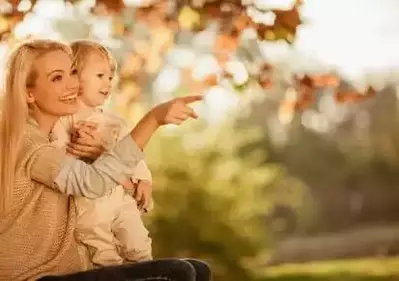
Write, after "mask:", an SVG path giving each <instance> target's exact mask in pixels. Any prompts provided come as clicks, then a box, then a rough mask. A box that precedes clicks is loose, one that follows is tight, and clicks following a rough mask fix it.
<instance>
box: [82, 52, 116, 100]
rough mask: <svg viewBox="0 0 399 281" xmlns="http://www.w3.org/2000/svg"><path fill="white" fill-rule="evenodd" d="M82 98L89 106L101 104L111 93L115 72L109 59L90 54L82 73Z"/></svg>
mask: <svg viewBox="0 0 399 281" xmlns="http://www.w3.org/2000/svg"><path fill="white" fill-rule="evenodd" d="M79 77H80V88H81V93H80V99H81V100H82V101H83V103H84V104H85V105H87V106H89V107H95V106H100V105H103V104H104V103H105V101H106V100H107V98H108V97H109V95H110V94H111V87H112V78H113V73H112V71H111V66H110V64H109V63H108V61H107V60H106V59H105V58H104V57H102V56H101V55H99V54H94V53H93V54H90V55H89V57H88V58H87V61H86V63H85V66H84V67H83V69H82V71H81V73H80V75H79Z"/></svg>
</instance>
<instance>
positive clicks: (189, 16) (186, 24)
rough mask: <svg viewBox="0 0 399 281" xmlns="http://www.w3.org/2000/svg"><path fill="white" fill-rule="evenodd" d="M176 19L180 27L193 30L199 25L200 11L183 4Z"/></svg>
mask: <svg viewBox="0 0 399 281" xmlns="http://www.w3.org/2000/svg"><path fill="white" fill-rule="evenodd" d="M177 20H178V23H179V26H180V28H181V29H188V30H193V29H194V28H196V27H198V26H200V25H201V15H200V13H199V12H198V11H196V10H194V9H192V8H190V7H189V6H184V7H183V8H182V9H181V10H180V13H179V16H178V19H177Z"/></svg>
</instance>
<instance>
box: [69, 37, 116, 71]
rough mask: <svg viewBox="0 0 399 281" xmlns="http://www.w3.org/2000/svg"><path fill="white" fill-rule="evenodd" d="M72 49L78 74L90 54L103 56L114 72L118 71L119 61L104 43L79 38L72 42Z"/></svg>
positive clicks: (73, 60) (73, 61)
mask: <svg viewBox="0 0 399 281" xmlns="http://www.w3.org/2000/svg"><path fill="white" fill-rule="evenodd" d="M70 47H71V49H72V63H73V66H74V67H75V68H76V70H77V71H78V75H80V73H81V72H82V69H83V68H84V67H85V65H86V63H87V59H88V58H89V55H90V54H98V55H100V56H102V57H103V58H104V59H105V60H106V61H107V63H108V64H109V65H110V67H111V71H112V73H114V72H115V71H116V67H117V63H116V61H115V59H114V57H113V56H112V54H111V52H110V51H109V50H108V49H107V48H106V47H104V46H103V45H101V44H99V43H97V42H94V41H90V40H77V41H74V42H72V43H71V44H70Z"/></svg>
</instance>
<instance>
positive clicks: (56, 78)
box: [51, 75, 62, 82]
mask: <svg viewBox="0 0 399 281" xmlns="http://www.w3.org/2000/svg"><path fill="white" fill-rule="evenodd" d="M61 80H62V76H61V75H57V76H54V77H53V78H52V79H51V81H53V82H57V81H61Z"/></svg>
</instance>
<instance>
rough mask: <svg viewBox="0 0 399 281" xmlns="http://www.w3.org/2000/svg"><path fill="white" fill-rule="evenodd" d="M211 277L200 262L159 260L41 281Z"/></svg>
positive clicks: (204, 279)
mask: <svg viewBox="0 0 399 281" xmlns="http://www.w3.org/2000/svg"><path fill="white" fill-rule="evenodd" d="M210 275H211V274H210V269H209V266H208V265H207V264H206V263H204V262H202V261H199V260H193V259H186V260H179V259H159V260H153V261H148V262H140V263H135V264H125V265H121V266H111V267H104V268H100V269H95V270H90V271H86V272H78V273H75V274H70V275H65V276H48V277H44V278H42V279H40V281H52V280H54V281H56V280H59V281H68V280H71V281H94V280H95V281H102V280H104V281H108V280H113V281H210Z"/></svg>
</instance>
